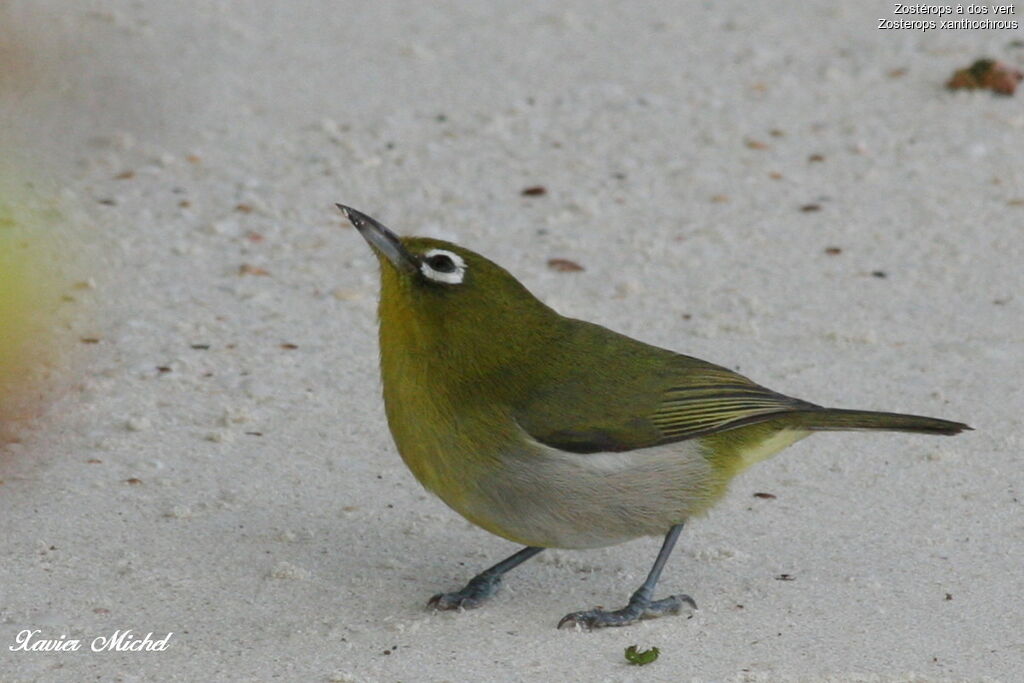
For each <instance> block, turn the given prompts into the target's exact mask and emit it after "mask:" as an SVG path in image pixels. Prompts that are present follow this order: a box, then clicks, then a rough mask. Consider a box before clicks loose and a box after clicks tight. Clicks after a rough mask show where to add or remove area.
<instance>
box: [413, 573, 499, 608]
mask: <svg viewBox="0 0 1024 683" xmlns="http://www.w3.org/2000/svg"><path fill="white" fill-rule="evenodd" d="M500 586H501V577H500V576H476V577H474V578H472V579H471V580H470V582H469V583H467V584H466V585H465V586H464V587H463V588H462V590H458V591H454V592H452V593H438V594H437V595H435V596H434V597H432V598H430V600H429V601H428V602H427V607H433V608H434V609H444V610H449V609H473V608H474V607H479V606H480V605H482V604H484V602H486V601H487V599H488V598H490V597H491V596H492V595H494V594H495V593H497V592H498V588H499V587H500Z"/></svg>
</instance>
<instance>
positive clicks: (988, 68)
mask: <svg viewBox="0 0 1024 683" xmlns="http://www.w3.org/2000/svg"><path fill="white" fill-rule="evenodd" d="M1021 80H1024V73H1021V71H1019V70H1018V69H1015V68H1013V67H1012V66H1010V65H1009V64H1005V63H1003V62H999V61H996V60H994V59H979V60H976V61H975V62H974V64H971V65H970V66H969V67H967V68H966V69H957V70H956V71H954V72H953V76H952V77H950V79H949V80H948V81H946V87H947V88H949V89H950V90H977V89H979V88H980V89H984V90H991V91H992V92H994V93H997V94H999V95H1012V94H1013V93H1014V91H1015V90H1016V89H1017V84H1018V83H1020V82H1021Z"/></svg>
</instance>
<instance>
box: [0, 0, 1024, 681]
mask: <svg viewBox="0 0 1024 683" xmlns="http://www.w3.org/2000/svg"><path fill="white" fill-rule="evenodd" d="M1018 10H1020V8H1018ZM883 17H885V18H893V15H892V5H891V4H889V3H885V2H865V3H833V2H828V1H826V0H820V1H818V2H810V3H785V5H783V3H770V2H762V3H752V2H715V3H710V2H707V3H696V2H694V3H685V4H684V3H678V4H676V3H667V2H663V3H653V2H652V3H629V2H612V1H602V2H582V1H581V0H579V1H576V2H568V3H544V2H529V3H523V2H491V3H483V2H480V3H471V2H461V3H460V2H439V3H426V2H424V3H412V2H409V3H400V2H374V3H370V2H366V3H357V2H341V3H332V2H324V1H321V2H314V1H312V0H311V1H308V2H288V3H284V2H273V1H272V0H262V1H260V2H248V3H241V2H240V3H228V2H217V3H198V2H197V3H179V2H175V3H170V2H128V1H121V2H108V3H69V2H60V1H57V0H47V1H40V2H4V3H0V55H3V59H4V60H5V64H4V67H5V72H4V73H3V75H0V134H2V135H4V136H5V137H6V138H7V139H6V140H5V141H3V142H2V144H3V145H4V149H5V154H6V155H8V163H11V162H10V159H14V162H13V164H14V165H15V166H16V167H17V168H20V169H22V171H23V172H24V174H25V177H26V178H28V177H32V178H34V179H35V183H36V187H37V188H41V192H43V193H44V194H45V193H50V194H51V195H52V196H53V197H55V200H54V201H56V202H58V204H59V206H60V207H61V212H62V216H63V217H64V219H65V222H66V224H71V225H74V226H76V229H77V230H78V231H79V232H80V235H81V238H82V240H83V241H84V242H85V243H87V244H88V245H90V246H91V247H94V248H96V251H97V252H98V253H99V255H94V256H93V257H90V258H91V261H90V262H89V263H88V264H87V268H86V269H87V270H88V272H89V276H90V277H92V278H93V280H94V281H95V285H96V288H95V289H94V290H90V291H89V292H87V294H88V296H87V297H85V298H91V300H92V304H91V307H90V308H88V313H87V315H86V314H85V313H84V311H85V310H86V309H85V308H83V315H82V317H83V318H84V319H81V320H80V321H79V322H78V328H76V331H75V332H74V334H75V336H76V338H77V337H78V336H82V337H87V338H93V337H94V338H98V339H99V340H100V342H99V343H97V344H78V343H77V339H76V343H75V346H76V347H77V348H80V349H81V350H80V351H79V352H78V354H79V355H78V357H77V362H78V366H77V367H78V368H79V369H78V370H77V372H78V375H77V376H75V378H74V381H73V386H72V388H71V390H69V391H67V392H66V393H65V394H64V395H63V398H61V399H60V400H59V402H58V403H57V404H56V405H55V406H53V407H52V408H51V409H50V410H49V411H48V412H47V413H46V414H45V415H44V416H43V417H42V418H40V419H38V420H36V421H35V422H34V423H33V424H31V425H27V426H22V427H19V430H20V436H21V442H20V443H14V444H10V445H8V446H6V447H3V449H2V450H0V479H2V480H3V485H2V486H0V549H2V553H3V554H2V557H3V561H2V562H0V680H4V681H9V680H42V681H51V680H53V681H87V680H102V681H134V680H147V681H148V680H161V681H200V680H210V681H212V680H294V681H307V680H308V681H317V680H334V681H347V680H353V681H444V680H448V681H468V680H494V681H506V680H508V681H517V680H524V681H561V680H597V681H605V680H608V681H619V680H641V681H679V680H683V681H687V680H709V681H716V680H737V681H747V680H753V681H769V680H771V681H774V680H801V681H817V680H841V681H846V680H865V681H906V680H927V681H932V680H946V679H948V680H1005V681H1014V680H1020V677H1021V676H1022V675H1024V674H1022V671H1024V636H1022V632H1024V616H1022V610H1021V604H1020V596H1021V595H1022V593H1024V572H1022V570H1021V559H1022V548H1024V506H1022V500H1024V481H1022V479H1024V477H1022V474H1021V472H1022V467H1021V450H1022V446H1024V440H1022V437H1021V432H1022V408H1024V393H1022V389H1021V386H1022V381H1021V379H1022V366H1024V315H1022V307H1024V287H1022V285H1024V276H1022V272H1024V265H1022V263H1024V248H1022V238H1024V227H1022V226H1024V206H1022V204H1024V189H1022V188H1024V155H1022V153H1021V140H1022V135H1024V113H1022V112H1024V109H1022V108H1021V101H1022V100H1021V97H1022V95H1021V94H1020V93H1018V95H1017V97H1014V98H1000V97H995V96H993V95H991V94H990V93H982V92H978V93H950V92H948V91H946V90H944V89H943V87H942V84H943V82H944V80H945V79H946V78H947V77H948V76H949V74H950V73H951V72H952V71H953V69H954V68H958V67H961V66H965V65H966V64H968V63H970V62H971V61H973V60H974V59H975V58H977V57H980V56H983V55H991V56H995V57H999V58H1002V59H1006V60H1007V61H1010V62H1011V63H1015V64H1017V65H1018V66H1020V64H1021V62H1022V61H1024V49H1022V48H1021V47H1020V46H1016V47H1014V46H1013V45H1012V41H1014V40H1015V39H1016V40H1020V39H1021V38H1022V37H1024V36H1022V35H1021V32H1020V31H1017V32H1012V31H938V30H936V31H931V32H927V33H922V32H920V31H880V30H878V29H877V28H876V27H877V23H878V19H879V18H883ZM897 69H900V70H904V71H901V72H897V73H895V74H894V73H892V72H893V70H897ZM812 155H820V156H821V159H820V160H817V161H813V160H810V157H811V156H812ZM128 171H130V172H132V173H131V177H121V178H118V176H126V175H128V174H126V172H128ZM533 185H543V186H545V187H546V188H547V194H546V195H543V196H538V197H523V196H521V195H520V191H521V190H522V189H523V188H525V187H528V186H533ZM335 201H341V202H344V203H347V204H350V205H352V206H355V207H357V208H360V209H362V210H364V211H366V212H368V213H370V214H372V215H374V216H376V217H378V218H379V219H381V220H382V221H384V222H385V223H387V224H389V225H390V226H392V227H393V228H394V229H396V230H397V231H399V232H405V233H427V234H433V235H439V236H443V237H447V238H451V239H455V240H457V241H459V242H461V243H463V244H464V245H466V246H468V247H470V248H473V249H476V250H478V251H481V252H483V253H485V254H486V255H488V256H490V257H491V258H493V259H494V260H496V261H497V262H499V263H501V264H503V265H504V266H506V267H507V268H509V269H510V270H511V271H512V272H513V273H514V274H516V275H517V276H518V277H519V278H520V279H521V280H522V281H523V282H524V283H526V284H527V286H529V287H530V288H531V289H532V290H533V291H535V292H536V293H537V294H538V295H539V296H541V297H542V298H544V299H545V300H546V301H547V302H548V303H550V304H551V305H553V306H555V307H556V308H557V309H559V310H560V311H562V312H563V313H566V314H571V315H575V316H578V317H584V318H587V319H590V320H594V321H597V322H600V323H602V324H605V325H607V326H609V327H612V328H614V329H617V330H620V331H622V332H625V333H627V334H631V335H634V336H637V337H639V338H641V339H644V340H645V341H649V342H652V343H655V344H658V345H662V346H668V347H672V348H675V349H678V350H680V351H685V352H687V353H691V354H693V355H698V356H701V357H704V358H707V359H709V360H713V361H717V362H720V363H723V364H726V365H729V366H730V367H734V368H738V369H739V370H740V371H742V372H744V373H746V374H749V375H750V376H751V377H753V378H755V379H757V380H759V381H761V382H763V383H765V384H767V385H768V386H771V387H772V388H775V389H777V390H779V391H782V392H785V393H788V394H793V395H797V396H801V397H804V398H806V399H808V400H812V401H815V402H819V403H826V404H832V405H841V406H847V407H861V408H876V409H889V410H902V411H908V412H919V413H924V414H933V415H936V416H941V417H947V418H952V419H960V420H964V421H966V422H969V423H970V424H972V425H973V426H974V427H975V428H976V431H974V432H971V433H968V434H966V435H963V436H959V437H957V438H955V439H944V438H930V437H923V436H914V435H899V434H884V435H864V434H829V435H821V436H816V437H814V438H812V439H809V440H807V441H804V442H802V443H800V444H798V445H796V446H794V447H793V448H791V449H789V450H788V451H786V452H784V453H783V454H782V455H780V456H778V457H776V458H775V459H774V460H772V461H770V462H767V463H764V464H762V465H760V466H758V467H756V468H754V469H752V470H750V471H748V472H747V473H746V474H744V475H743V476H742V477H741V478H740V479H739V480H737V481H736V482H735V485H734V487H733V490H732V493H731V495H730V496H729V497H728V498H727V499H726V500H725V501H724V502H723V503H722V504H721V505H720V506H718V507H717V508H716V509H715V510H713V511H712V513H711V514H710V515H709V516H707V517H706V518H704V519H701V520H695V521H694V523H693V524H692V525H690V527H689V528H688V529H687V530H686V531H685V533H684V535H683V538H682V541H681V544H680V547H679V549H678V550H677V552H676V554H675V556H674V557H673V558H672V560H671V562H670V563H669V565H668V568H667V570H666V573H665V575H664V577H663V580H662V584H661V590H660V591H659V592H661V593H666V594H667V593H669V592H688V593H690V594H691V595H693V596H694V598H695V599H696V600H697V603H698V604H699V605H700V609H699V610H698V611H697V612H696V613H695V614H694V616H693V618H692V619H685V618H677V619H663V620H660V621H653V622H648V623H644V624H642V625H639V626H635V627H632V628H628V629H622V630H606V631H602V632H596V633H590V634H584V633H576V632H566V631H556V630H555V628H554V625H555V623H556V622H557V621H558V619H559V618H560V617H561V616H562V615H563V614H565V613H566V612H569V611H572V610H576V609H582V608H587V607H592V606H594V605H598V604H601V605H607V606H617V605H619V604H621V603H622V602H623V601H624V600H625V599H626V597H627V596H628V594H629V593H630V592H631V591H632V590H633V589H634V588H635V587H636V585H637V584H638V583H639V582H640V581H641V580H642V578H643V576H644V575H645V574H646V572H647V570H648V568H649V566H650V563H651V561H652V560H653V557H654V553H655V551H656V549H657V546H658V541H657V540H655V539H643V540H638V541H635V542H632V543H629V544H626V545H623V546H619V547H614V548H607V549H602V550H595V551H586V552H570V551H555V552H548V553H544V554H543V555H541V556H540V557H539V558H538V559H536V560H534V561H531V562H530V563H529V564H527V565H524V566H523V567H521V568H519V569H517V570H516V571H515V572H514V573H513V574H511V575H510V576H509V578H508V580H507V582H506V587H505V589H504V591H503V592H502V593H501V594H500V595H499V596H498V597H497V598H496V599H495V600H494V601H493V602H492V603H491V604H489V605H487V606H486V607H485V608H482V609H479V610H477V611H473V612H465V613H444V614H433V613H431V612H429V611H427V610H426V609H425V607H424V605H425V602H426V600H427V598H428V597H429V596H430V595H431V594H432V593H433V592H435V591H438V590H442V589H451V588H455V587H457V586H458V585H460V584H461V583H462V582H463V581H464V580H466V579H467V578H469V577H470V576H471V575H472V574H473V573H474V572H475V571H477V570H479V569H482V568H483V567H485V566H487V565H489V564H490V563H492V562H494V561H496V560H498V559H500V558H502V557H504V556H505V555H506V554H508V553H510V552H511V551H513V550H514V549H515V548H514V547H513V546H512V545H511V544H510V543H508V542H506V541H504V540H502V539H499V538H496V537H492V536H490V535H488V534H486V533H485V532H483V531H480V530H478V529H476V528H473V527H471V526H470V525H469V524H468V523H467V522H465V521H463V520H462V519H461V518H459V517H458V516H457V515H455V514H454V513H453V512H451V511H449V510H448V509H447V508H446V507H445V506H444V505H443V504H442V503H441V502H440V501H438V500H437V499H435V498H433V497H431V496H429V495H428V494H426V493H425V492H424V491H423V490H422V489H421V488H420V486H419V485H418V484H417V483H416V482H415V481H414V480H413V478H412V476H411V475H410V474H409V473H408V471H407V470H406V469H405V467H404V466H403V464H402V463H401V461H400V459H399V458H398V456H397V454H396V453H395V451H394V447H393V445H392V444H391V441H390V437H389V435H388V433H387V429H386V426H385V423H384V418H383V410H382V406H381V401H380V391H379V388H380V387H379V380H378V377H377V367H376V357H377V347H376V337H375V330H376V328H375V300H376V295H377V272H376V264H375V263H374V260H373V259H372V258H371V257H370V254H369V252H368V251H367V248H366V246H365V245H364V244H363V242H362V240H360V239H359V237H358V235H357V234H356V233H355V232H354V231H352V230H351V229H349V228H348V227H347V226H343V221H342V220H341V219H340V217H339V215H338V214H337V212H336V210H335V209H334V208H333V202H335ZM809 204H814V205H817V206H819V207H820V210H817V211H803V210H801V207H804V206H806V205H809ZM239 205H241V207H240V206H239ZM828 247H840V248H841V250H842V252H841V253H840V254H833V255H830V254H828V253H826V251H825V250H826V249H827V248H828ZM553 257H560V258H568V259H572V260H573V261H576V262H578V263H579V264H581V265H583V266H584V268H585V270H584V271H582V272H576V273H562V272H555V271H554V270H551V269H550V268H548V266H547V264H546V262H547V260H548V259H549V258H553ZM244 265H247V266H248V268H246V269H245V270H246V271H247V272H242V271H241V270H240V269H242V267H243V266H244ZM873 271H880V272H883V273H884V274H885V275H886V277H877V276H872V272H873ZM196 345H200V346H202V345H208V346H209V348H206V349H204V348H193V346H196ZM282 345H295V346H296V347H297V348H289V347H287V346H282ZM158 368H166V370H164V371H161V370H158ZM93 460H98V461H100V462H90V461H93ZM130 480H134V481H135V483H130ZM755 492H769V493H772V494H775V495H776V496H777V497H776V498H774V499H765V498H756V497H754V495H753V494H754V493H755ZM783 574H787V575H790V577H792V578H793V580H791V581H783V580H778V577H779V576H780V575H783ZM22 629H39V630H40V634H41V635H40V637H49V638H57V637H60V636H61V635H66V636H67V637H68V638H80V639H83V640H84V641H85V642H86V645H85V646H84V648H83V651H80V652H64V653H31V652H11V651H9V645H11V644H13V643H14V638H15V636H16V634H17V633H18V631H20V630H22ZM118 629H133V630H134V631H135V632H138V633H141V634H145V633H147V632H150V631H152V632H154V634H155V636H160V635H163V634H166V633H167V632H173V633H174V635H173V637H172V640H171V641H170V645H169V647H168V648H167V650H166V651H164V652H149V653H131V652H128V653H109V652H107V653H92V652H88V651H87V650H88V641H89V640H91V638H93V637H95V636H99V635H109V634H111V633H113V632H114V631H115V630H118ZM634 643H635V644H639V645H641V646H643V647H649V646H658V647H659V648H661V658H660V659H659V660H658V661H657V662H656V663H654V664H652V665H651V666H648V667H645V668H642V669H638V668H631V667H628V666H627V665H626V664H625V662H624V659H623V655H622V653H623V649H624V648H625V647H626V646H628V645H631V644H634Z"/></svg>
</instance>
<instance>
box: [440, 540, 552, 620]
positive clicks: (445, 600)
mask: <svg viewBox="0 0 1024 683" xmlns="http://www.w3.org/2000/svg"><path fill="white" fill-rule="evenodd" d="M541 550H544V548H536V547H533V546H527V547H525V548H523V549H522V550H520V551H519V552H518V553H515V554H514V555H510V556H509V557H506V558H505V559H504V560H502V561H501V562H499V563H498V564H496V565H494V566H493V567H491V568H490V569H485V570H484V571H482V572H480V573H479V574H477V575H476V576H474V577H473V578H472V579H470V580H469V583H467V584H466V585H465V586H464V587H463V588H462V590H459V591H455V592H453V593H438V594H437V595H435V596H434V597H432V598H430V601H429V602H428V603H427V606H428V607H433V608H434V609H459V608H462V609H473V608H474V607H479V606H480V605H482V604H483V602H484V601H485V600H487V598H489V597H491V596H492V595H494V594H495V593H496V592H498V588H499V587H500V586H501V577H502V576H504V574H505V572H507V571H509V570H510V569H515V568H516V567H518V566H519V565H521V564H522V563H523V562H526V561H527V560H528V559H530V558H531V557H533V556H534V555H536V554H537V553H539V552H540V551H541Z"/></svg>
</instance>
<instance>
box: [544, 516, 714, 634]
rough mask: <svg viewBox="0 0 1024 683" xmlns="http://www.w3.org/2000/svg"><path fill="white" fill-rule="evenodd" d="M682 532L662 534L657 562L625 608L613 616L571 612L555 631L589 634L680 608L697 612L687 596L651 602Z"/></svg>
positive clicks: (594, 611) (680, 527)
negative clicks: (571, 628)
mask: <svg viewBox="0 0 1024 683" xmlns="http://www.w3.org/2000/svg"><path fill="white" fill-rule="evenodd" d="M682 530H683V525H682V524H676V525H675V526H674V527H672V528H671V529H669V532H668V533H667V534H665V542H664V543H662V544H661V551H660V552H659V553H658V557H657V559H655V560H654V566H653V567H651V572H650V573H649V574H648V575H647V580H646V581H644V583H643V585H642V586H640V588H638V589H637V591H636V592H635V593H633V596H632V597H631V598H630V599H629V604H628V605H626V606H625V607H623V608H622V609H617V610H615V611H613V612H606V611H604V610H602V609H591V610H586V611H583V612H573V613H572V614H567V615H565V616H564V617H562V620H561V621H559V622H558V628H562V627H563V626H565V625H570V626H579V627H581V628H583V629H586V630H590V629H592V628H603V627H605V626H627V625H629V624H633V623H636V622H637V621H640V620H641V619H653V618H655V617H661V616H664V615H666V614H678V613H679V612H681V611H682V609H683V605H689V606H690V607H692V608H693V609H697V603H695V602H694V601H693V598H691V597H690V596H689V595H672V596H669V597H667V598H663V599H661V600H652V599H651V598H652V596H653V595H654V586H655V584H657V583H658V577H660V576H661V570H662V569H663V568H664V567H665V562H667V561H668V556H669V555H671V554H672V548H673V547H675V544H676V540H677V539H678V538H679V533H680V532H681V531H682Z"/></svg>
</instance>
